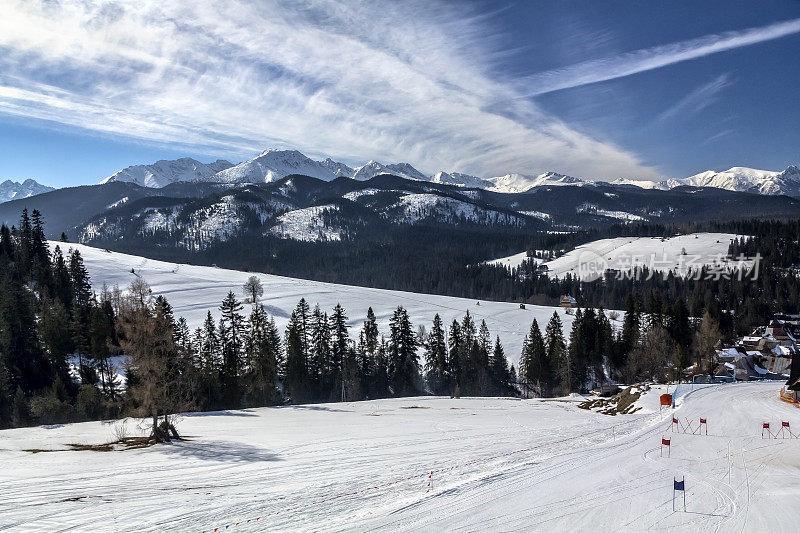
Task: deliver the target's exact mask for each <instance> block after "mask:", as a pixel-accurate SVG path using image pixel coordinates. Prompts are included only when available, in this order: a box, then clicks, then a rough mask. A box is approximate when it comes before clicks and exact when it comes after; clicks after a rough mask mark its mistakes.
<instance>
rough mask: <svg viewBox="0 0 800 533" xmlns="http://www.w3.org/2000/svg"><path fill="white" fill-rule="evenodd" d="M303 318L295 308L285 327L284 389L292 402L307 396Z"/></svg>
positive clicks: (298, 401)
mask: <svg viewBox="0 0 800 533" xmlns="http://www.w3.org/2000/svg"><path fill="white" fill-rule="evenodd" d="M303 336H304V332H303V318H302V316H301V311H300V310H299V309H295V310H294V311H292V315H291V317H290V318H289V325H288V326H287V328H286V369H285V370H284V382H285V387H286V391H287V392H288V393H289V396H290V397H291V399H292V402H293V403H302V402H304V401H306V399H307V398H308V396H309V383H308V381H309V380H308V360H307V359H306V355H305V351H304V345H305V341H304V339H303Z"/></svg>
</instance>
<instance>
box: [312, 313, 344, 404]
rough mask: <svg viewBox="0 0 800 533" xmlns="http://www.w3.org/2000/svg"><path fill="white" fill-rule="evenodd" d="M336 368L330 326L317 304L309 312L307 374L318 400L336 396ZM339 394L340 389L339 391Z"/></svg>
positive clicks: (325, 315)
mask: <svg viewBox="0 0 800 533" xmlns="http://www.w3.org/2000/svg"><path fill="white" fill-rule="evenodd" d="M335 372H336V369H335V368H334V365H333V360H332V356H331V327H330V323H329V321H328V315H327V313H324V312H322V310H321V309H320V308H319V305H317V306H315V307H314V312H313V313H312V314H311V353H310V364H309V375H310V377H311V380H312V382H311V384H310V385H311V388H312V390H313V393H314V396H315V398H316V399H317V400H319V401H330V400H335V399H336V398H337V396H336V394H335V393H336V391H335V390H334V378H335ZM339 393H340V394H339V396H341V391H339Z"/></svg>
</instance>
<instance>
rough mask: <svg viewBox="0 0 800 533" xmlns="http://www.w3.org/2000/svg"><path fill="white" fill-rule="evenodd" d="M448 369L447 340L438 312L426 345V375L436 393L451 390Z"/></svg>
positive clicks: (444, 392)
mask: <svg viewBox="0 0 800 533" xmlns="http://www.w3.org/2000/svg"><path fill="white" fill-rule="evenodd" d="M447 370H448V369H447V341H446V339H445V334H444V327H443V325H442V319H441V317H440V316H439V314H438V313H437V314H436V316H434V317H433V327H431V332H430V335H428V341H427V343H426V345H425V376H426V378H427V380H428V385H429V386H430V388H431V391H432V392H433V393H434V394H446V393H448V392H449V390H448V386H447Z"/></svg>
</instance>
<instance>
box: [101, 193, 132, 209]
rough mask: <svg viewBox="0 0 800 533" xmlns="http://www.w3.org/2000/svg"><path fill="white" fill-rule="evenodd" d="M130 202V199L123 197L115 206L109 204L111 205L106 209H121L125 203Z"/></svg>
mask: <svg viewBox="0 0 800 533" xmlns="http://www.w3.org/2000/svg"><path fill="white" fill-rule="evenodd" d="M128 200H129V198H128V197H127V196H123V197H122V198H120V199H119V200H117V201H116V202H114V203H113V204H109V205H108V206H107V207H106V209H114V208H115V207H119V206H121V205H122V204H125V203H127V202H128Z"/></svg>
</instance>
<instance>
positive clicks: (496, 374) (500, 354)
mask: <svg viewBox="0 0 800 533" xmlns="http://www.w3.org/2000/svg"><path fill="white" fill-rule="evenodd" d="M490 366H491V376H492V381H493V384H494V390H495V391H496V393H497V394H507V393H508V391H509V384H508V383H509V378H510V375H509V371H508V360H507V359H506V354H505V351H504V350H503V345H502V344H500V337H497V338H495V341H494V350H493V351H492V357H491V361H490Z"/></svg>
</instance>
